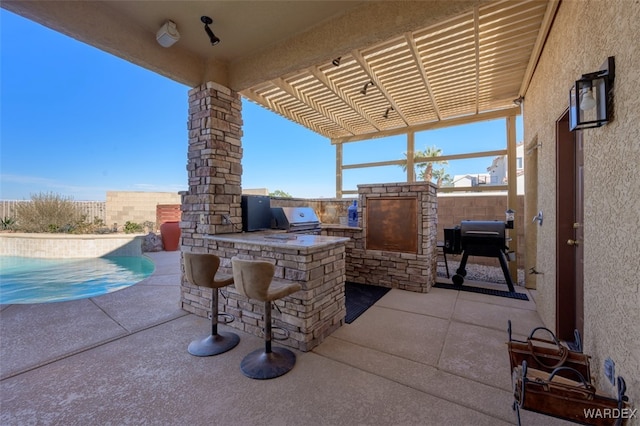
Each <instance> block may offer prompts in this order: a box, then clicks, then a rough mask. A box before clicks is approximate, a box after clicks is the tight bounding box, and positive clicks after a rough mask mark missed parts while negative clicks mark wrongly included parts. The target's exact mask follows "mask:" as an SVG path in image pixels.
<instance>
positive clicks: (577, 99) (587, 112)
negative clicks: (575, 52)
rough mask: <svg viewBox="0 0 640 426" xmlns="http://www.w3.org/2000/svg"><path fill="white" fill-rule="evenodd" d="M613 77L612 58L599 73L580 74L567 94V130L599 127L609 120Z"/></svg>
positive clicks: (613, 63)
mask: <svg viewBox="0 0 640 426" xmlns="http://www.w3.org/2000/svg"><path fill="white" fill-rule="evenodd" d="M614 77H615V62H614V60H613V56H610V57H609V58H607V60H606V61H605V63H604V64H602V66H601V67H600V71H596V72H592V73H589V74H582V77H581V78H580V80H578V81H576V84H575V85H574V86H573V87H572V88H571V91H570V92H569V130H571V131H573V130H581V129H588V128H590V127H600V126H602V125H603V124H607V123H608V122H609V121H610V120H611V112H612V111H611V109H612V105H611V103H612V101H611V99H612V90H613V80H614Z"/></svg>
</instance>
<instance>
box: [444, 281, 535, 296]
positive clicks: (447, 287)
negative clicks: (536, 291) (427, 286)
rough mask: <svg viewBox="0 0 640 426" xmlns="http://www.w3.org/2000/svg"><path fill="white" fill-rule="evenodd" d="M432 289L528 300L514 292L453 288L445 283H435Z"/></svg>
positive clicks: (467, 287)
mask: <svg viewBox="0 0 640 426" xmlns="http://www.w3.org/2000/svg"><path fill="white" fill-rule="evenodd" d="M434 287H435V288H444V289H447V290H459V291H468V292H470V293H480V294H488V295H489V296H498V297H507V298H509V299H519V300H529V297H528V296H527V295H526V294H524V293H518V292H516V291H503V290H493V289H491V288H482V287H469V286H468V285H462V286H455V285H453V284H445V283H435V284H434Z"/></svg>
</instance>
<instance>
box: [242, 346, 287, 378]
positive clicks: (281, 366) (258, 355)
mask: <svg viewBox="0 0 640 426" xmlns="http://www.w3.org/2000/svg"><path fill="white" fill-rule="evenodd" d="M295 364H296V355H295V354H294V353H293V352H291V351H290V350H289V349H286V348H281V347H275V348H272V349H271V352H270V353H267V352H265V350H264V349H258V350H255V351H253V352H251V353H250V354H249V355H247V356H245V357H244V359H243V360H242V362H241V363H240V369H241V370H242V374H244V375H245V376H247V377H250V378H252V379H260V380H264V379H273V378H275V377H279V376H282V375H283V374H285V373H288V372H289V371H291V369H292V368H293V366H294V365H295Z"/></svg>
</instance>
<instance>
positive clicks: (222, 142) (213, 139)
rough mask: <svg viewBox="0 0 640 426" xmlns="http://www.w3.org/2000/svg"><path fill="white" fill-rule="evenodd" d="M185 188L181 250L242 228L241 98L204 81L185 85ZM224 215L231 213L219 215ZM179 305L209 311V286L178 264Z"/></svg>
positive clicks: (199, 248) (200, 248)
mask: <svg viewBox="0 0 640 426" xmlns="http://www.w3.org/2000/svg"><path fill="white" fill-rule="evenodd" d="M187 125H188V129H189V148H188V158H187V172H188V179H189V190H188V191H185V192H182V193H181V196H182V200H181V201H182V220H181V222H180V228H181V231H182V251H189V252H195V253H206V252H207V251H208V248H207V244H206V242H205V240H204V236H205V235H207V234H224V233H230V232H237V231H238V230H241V229H242V212H241V210H240V199H241V195H242V186H241V178H242V165H241V160H242V144H241V140H240V139H241V137H242V103H241V102H240V95H239V94H238V93H236V92H234V91H232V90H231V89H229V88H227V87H224V86H221V85H219V84H217V83H213V82H208V83H206V84H203V85H201V86H199V87H195V88H193V89H191V90H190V91H189V121H188V123H187ZM224 215H228V216H229V218H230V219H231V221H230V223H229V222H226V221H223V217H224ZM181 269H182V278H181V288H180V301H181V306H182V308H183V309H184V310H186V311H187V312H191V313H194V314H196V315H200V316H203V317H206V316H207V312H208V311H209V305H210V304H211V296H212V293H211V290H210V289H201V288H199V287H196V286H193V285H191V284H189V282H187V280H186V277H185V275H184V266H181Z"/></svg>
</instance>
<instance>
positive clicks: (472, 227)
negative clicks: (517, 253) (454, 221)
mask: <svg viewBox="0 0 640 426" xmlns="http://www.w3.org/2000/svg"><path fill="white" fill-rule="evenodd" d="M504 230H505V224H504V222H500V221H497V220H491V221H489V220H487V221H481V220H463V221H462V222H460V238H461V240H462V248H463V249H464V248H465V247H467V246H468V245H469V244H472V245H482V246H497V247H501V248H502V247H504V246H505V232H504Z"/></svg>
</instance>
